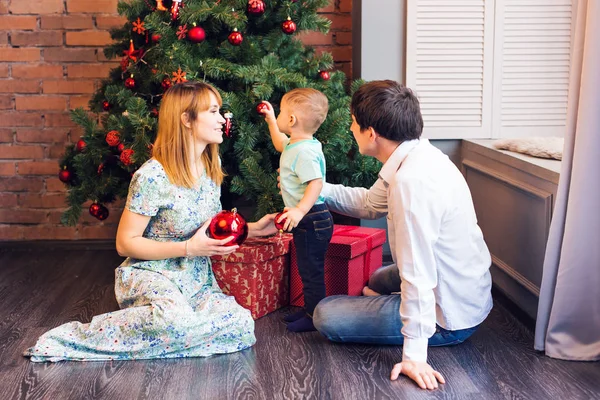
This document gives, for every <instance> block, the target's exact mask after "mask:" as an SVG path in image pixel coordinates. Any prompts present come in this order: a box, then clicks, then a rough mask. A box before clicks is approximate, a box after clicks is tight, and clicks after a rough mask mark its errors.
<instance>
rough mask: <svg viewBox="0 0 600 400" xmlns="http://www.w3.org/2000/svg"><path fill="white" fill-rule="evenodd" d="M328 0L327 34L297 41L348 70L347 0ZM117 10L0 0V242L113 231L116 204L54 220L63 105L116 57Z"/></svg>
mask: <svg viewBox="0 0 600 400" xmlns="http://www.w3.org/2000/svg"><path fill="white" fill-rule="evenodd" d="M150 1H152V0H150ZM331 1H332V3H331V4H330V5H329V6H327V7H325V8H324V9H322V10H321V11H322V13H323V14H324V15H326V16H327V17H328V18H330V19H331V20H332V21H333V22H332V29H331V32H330V33H328V34H327V35H322V34H316V33H308V34H303V40H304V42H305V43H308V44H312V45H314V46H316V47H317V48H318V49H319V50H326V51H330V52H332V54H333V56H334V59H335V61H336V68H338V69H341V70H343V71H344V72H346V74H348V75H350V73H351V71H352V68H351V64H350V62H351V57H352V54H351V53H352V43H351V4H352V0H331ZM116 8H117V0H0V240H34V239H56V240H64V239H114V236H115V232H116V228H117V224H118V222H119V216H120V208H121V207H122V204H123V203H122V202H120V203H119V204H114V205H112V206H111V205H109V209H110V216H109V217H108V219H107V220H105V221H103V222H99V221H98V220H96V219H95V218H93V217H91V216H90V215H89V214H88V213H87V211H85V212H84V213H83V215H82V217H81V219H80V222H79V224H78V225H77V226H76V227H65V226H62V225H61V224H60V216H61V214H62V211H63V210H64V205H65V202H64V201H65V189H64V185H63V184H62V182H60V181H59V180H58V178H57V174H58V160H59V158H60V156H61V155H62V153H63V149H64V147H65V145H66V144H69V143H74V142H76V141H77V140H78V138H79V136H81V130H80V128H79V127H77V126H76V125H75V124H73V123H72V122H71V120H70V118H69V110H71V109H73V108H77V107H87V103H88V101H89V99H90V97H91V95H92V93H93V92H94V91H95V90H96V88H97V87H98V82H99V81H100V79H102V78H105V77H107V75H108V71H109V70H110V69H111V68H113V67H114V66H115V65H116V64H118V62H116V61H114V60H112V61H108V60H107V59H106V58H105V57H104V54H103V53H102V48H103V47H104V46H105V45H107V44H109V43H110V35H109V33H108V30H109V29H110V28H111V27H118V26H122V25H123V23H124V21H125V20H124V19H123V18H122V17H120V16H119V15H118V14H117V13H116Z"/></svg>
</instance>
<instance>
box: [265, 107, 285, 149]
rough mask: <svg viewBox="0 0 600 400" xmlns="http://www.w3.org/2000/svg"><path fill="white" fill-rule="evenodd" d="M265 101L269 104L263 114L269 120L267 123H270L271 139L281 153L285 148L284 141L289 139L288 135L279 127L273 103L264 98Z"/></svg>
mask: <svg viewBox="0 0 600 400" xmlns="http://www.w3.org/2000/svg"><path fill="white" fill-rule="evenodd" d="M263 103H264V104H266V105H267V107H266V108H265V111H264V112H263V115H264V116H265V121H267V125H269V133H270V134H271V141H272V142H273V146H274V147H275V150H277V151H278V152H280V153H281V152H282V151H283V148H284V143H285V141H286V140H287V136H286V135H285V133H281V131H280V130H279V127H278V126H277V119H276V118H275V110H273V106H272V105H271V103H269V102H268V101H265V100H263Z"/></svg>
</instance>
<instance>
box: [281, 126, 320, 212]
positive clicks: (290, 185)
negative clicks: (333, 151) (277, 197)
mask: <svg viewBox="0 0 600 400" xmlns="http://www.w3.org/2000/svg"><path fill="white" fill-rule="evenodd" d="M279 168H280V172H279V175H280V177H281V195H282V197H283V203H284V204H285V206H286V207H296V206H297V205H298V203H299V202H300V200H302V197H304V191H305V190H306V187H307V186H308V183H309V182H310V181H312V180H314V179H319V178H320V179H322V180H323V183H325V155H324V154H323V147H322V146H321V142H319V141H318V140H317V139H315V138H312V139H308V140H302V141H300V142H296V143H292V144H290V139H289V138H288V139H287V141H286V142H284V144H283V151H282V152H281V157H280V159H279ZM323 201H324V198H323V196H321V195H319V198H318V199H317V201H316V202H315V204H321V203H323Z"/></svg>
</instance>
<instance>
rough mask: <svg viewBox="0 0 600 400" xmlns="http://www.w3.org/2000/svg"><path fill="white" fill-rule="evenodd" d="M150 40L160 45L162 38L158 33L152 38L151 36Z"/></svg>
mask: <svg viewBox="0 0 600 400" xmlns="http://www.w3.org/2000/svg"><path fill="white" fill-rule="evenodd" d="M150 38H151V39H152V43H158V42H159V41H160V39H161V38H162V36H160V34H158V33H154V34H153V35H152V36H150Z"/></svg>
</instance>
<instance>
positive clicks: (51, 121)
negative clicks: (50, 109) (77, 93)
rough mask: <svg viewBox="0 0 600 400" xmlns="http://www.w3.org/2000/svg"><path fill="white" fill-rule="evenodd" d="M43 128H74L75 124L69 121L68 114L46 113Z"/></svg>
mask: <svg viewBox="0 0 600 400" xmlns="http://www.w3.org/2000/svg"><path fill="white" fill-rule="evenodd" d="M44 126H45V127H57V126H67V127H74V126H77V125H76V124H75V122H73V121H72V120H71V116H70V115H69V113H47V114H46V115H45V118H44Z"/></svg>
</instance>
